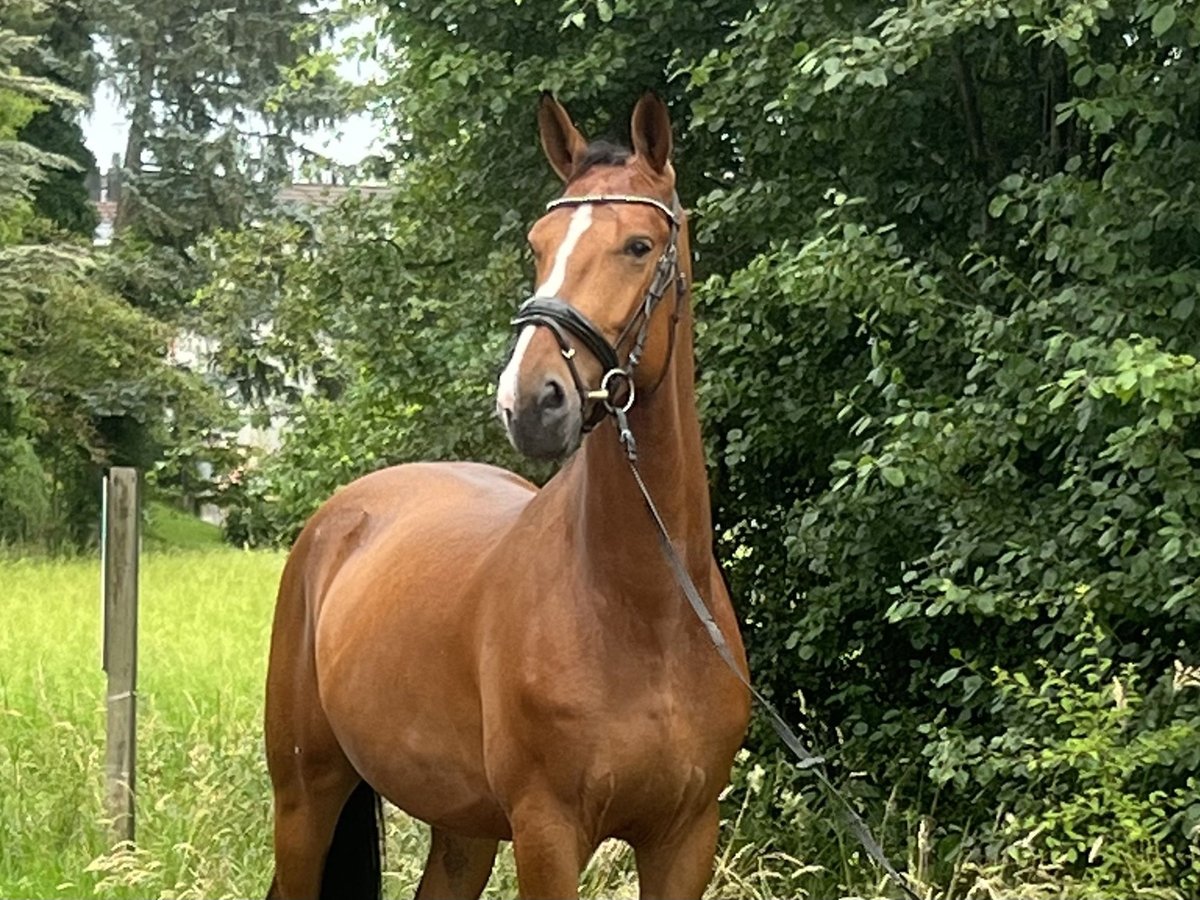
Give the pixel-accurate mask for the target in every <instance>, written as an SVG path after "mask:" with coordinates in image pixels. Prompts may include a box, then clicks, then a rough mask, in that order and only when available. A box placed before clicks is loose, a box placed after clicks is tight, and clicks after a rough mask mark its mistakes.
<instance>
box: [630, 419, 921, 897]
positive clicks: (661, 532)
mask: <svg viewBox="0 0 1200 900" xmlns="http://www.w3.org/2000/svg"><path fill="white" fill-rule="evenodd" d="M617 412H618V414H617V415H616V418H617V424H618V430H619V433H620V436H621V442H622V443H623V444H624V445H625V455H626V458H627V460H628V462H629V470H630V471H631V472H632V473H633V480H634V481H636V482H637V486H638V490H639V491H641V494H642V499H643V500H645V501H646V509H648V510H649V511H650V517H651V518H652V519H653V520H654V524H655V525H656V526H657V528H658V540H659V543H660V544H662V549H663V555H664V556H665V557H666V558H667V562H668V563H669V564H670V566H671V569H672V571H673V573H674V575H675V580H676V581H677V582H678V583H679V587H680V588H682V590H683V594H684V596H685V597H687V601H688V603H689V604H690V605H691V607H692V611H693V612H694V613H695V614H696V618H698V619H699V620H700V624H702V625H703V626H704V629H705V631H707V632H708V637H709V640H710V641H712V644H713V646H714V647H715V648H716V650H717V654H718V655H719V656H720V657H721V659H722V661H724V663H725V665H726V666H728V667H729V670H730V671H731V672H733V674H734V675H736V676H737V677H738V680H739V681H740V682H741V683H742V684H744V685H745V686H746V688H747V689H748V690H749V691H750V694H751V696H752V697H753V698H754V699H755V700H757V701H758V705H759V708H760V709H762V710H763V711H764V712H765V713H766V714H767V718H768V720H769V721H770V723H771V727H772V728H773V729H775V733H776V734H777V735H779V738H780V740H782V741H783V743H784V744H785V745H787V748H788V749H789V750H791V751H792V753H793V754H795V756H796V758H797V759H799V760H800V762H799V764H798V766H797V767H798V768H800V769H809V770H811V771H812V772H813V774H814V775H816V776H817V780H818V781H819V782H820V784H821V786H822V787H824V788H825V790H826V791H827V792H828V793H829V794H830V796H832V797H834V798H835V799H836V800H837V801H838V802H839V803H840V804H841V806H842V811H843V813H844V815H845V818H846V821H847V823H849V825H850V829H851V830H852V831H853V832H854V836H855V837H856V838H858V842H859V843H860V844H862V846H863V848H864V849H865V850H866V851H867V853H869V854H870V856H871V858H872V859H873V860H875V862H876V863H877V864H878V865H879V867H880V868H881V869H883V871H884V872H885V873H886V874H887V875H888V877H889V878H891V879H892V881H893V882H895V883H896V885H897V886H898V887H899V888H900V890H902V891H904V894H905V896H907V897H908V898H909V900H921V898H920V897H919V896H918V895H917V893H916V892H915V891H914V890H913V889H912V888H911V887H909V885H908V882H907V881H906V880H905V878H904V876H903V875H901V874H900V873H899V872H898V871H897V870H896V867H895V866H893V865H892V863H891V860H889V859H888V858H887V854H886V853H884V852H883V848H882V847H881V846H879V842H878V841H876V840H875V838H874V836H873V835H872V834H871V829H870V828H868V827H867V823H866V822H864V821H863V820H862V817H861V816H859V814H858V813H857V812H855V810H854V807H853V806H851V805H850V801H849V800H847V799H846V797H845V795H843V794H842V792H841V791H839V790H838V789H837V788H836V787H834V786H833V783H832V782H831V781H830V780H829V778H828V776H826V774H825V772H824V770H823V769H822V768H821V767H822V765H823V764H824V762H825V758H824V757H821V756H815V755H813V754H812V753H810V752H809V751H808V750H807V749H806V748H805V746H804V745H803V744H802V743H801V742H800V739H799V738H798V737H796V734H795V732H793V731H792V729H791V728H790V727H788V724H787V722H786V721H784V718H783V716H782V715H780V713H779V711H778V710H776V709H775V707H774V706H773V705H772V704H771V701H769V700H768V699H767V698H766V697H764V696H763V695H762V694H761V693H760V692H759V690H758V689H757V688H756V687H755V686H754V685H752V684H751V683H750V680H749V679H748V678H747V677H746V676H745V675H743V674H742V670H741V669H739V668H738V665H737V662H736V660H735V659H734V658H733V651H731V650H730V649H729V643H728V642H727V641H726V640H725V635H724V634H722V633H721V629H720V628H719V627H718V626H717V623H716V620H715V619H713V615H712V612H711V611H710V610H709V608H708V605H707V604H706V603H705V602H704V598H703V597H701V596H700V592H699V591H698V590H697V589H696V584H695V582H693V581H692V576H691V575H689V574H688V570H687V567H686V566H685V565H684V564H683V560H682V559H680V558H679V553H678V551H677V550H676V549H675V545H674V544H672V543H671V535H670V534H669V533H668V532H667V526H666V525H665V524H664V523H663V520H662V516H661V515H659V512H658V507H657V506H655V505H654V500H653V499H651V497H650V491H649V490H647V489H646V482H645V481H643V480H642V473H641V470H639V469H638V464H637V451H636V449H635V445H634V442H633V433H632V432H631V431H630V430H629V423H628V421H627V420H626V417H625V411H624V410H618V411H617Z"/></svg>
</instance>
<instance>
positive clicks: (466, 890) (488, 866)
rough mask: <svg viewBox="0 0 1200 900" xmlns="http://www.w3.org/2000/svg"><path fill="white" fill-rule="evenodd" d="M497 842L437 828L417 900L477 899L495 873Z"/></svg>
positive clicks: (418, 889)
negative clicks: (493, 867)
mask: <svg viewBox="0 0 1200 900" xmlns="http://www.w3.org/2000/svg"><path fill="white" fill-rule="evenodd" d="M497 843H498V842H497V841H494V840H491V839H490V838H467V837H462V836H461V835H457V834H454V833H452V832H449V831H445V830H443V829H441V828H434V829H433V834H432V838H431V840H430V842H429V859H428V860H426V862H425V874H424V875H422V876H421V883H420V885H418V887H417V900H475V898H476V897H478V896H479V895H480V894H482V893H483V889H484V887H486V886H487V881H488V877H489V876H490V875H491V874H492V863H494V862H495V860H496V845H497Z"/></svg>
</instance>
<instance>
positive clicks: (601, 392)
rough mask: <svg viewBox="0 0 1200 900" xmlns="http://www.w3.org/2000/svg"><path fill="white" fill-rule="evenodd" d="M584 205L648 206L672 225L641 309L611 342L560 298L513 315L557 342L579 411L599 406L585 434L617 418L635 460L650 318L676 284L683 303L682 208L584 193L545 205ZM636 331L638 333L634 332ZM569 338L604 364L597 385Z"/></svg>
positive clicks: (530, 304) (535, 301)
mask: <svg viewBox="0 0 1200 900" xmlns="http://www.w3.org/2000/svg"><path fill="white" fill-rule="evenodd" d="M585 203H610V204H611V203H633V204H640V205H642V206H650V207H653V208H654V209H656V210H658V211H659V212H661V213H662V214H663V215H664V216H666V217H667V220H668V221H669V222H670V225H671V233H670V237H669V238H668V239H667V244H666V246H665V247H664V248H663V251H662V253H661V254H660V255H659V257H658V262H657V263H656V264H655V267H654V277H653V279H652V280H651V281H650V286H649V287H648V288H647V289H646V293H645V295H644V296H643V297H642V300H641V302H640V303H639V304H638V309H637V311H636V312H635V313H634V314H633V315H632V316H631V317H630V319H629V321H628V322H626V323H625V326H624V327H623V328H622V329H621V332H620V334H618V335H617V339H616V340H615V341H614V342H612V343H609V341H608V338H606V337H605V336H604V334H603V332H601V331H600V329H599V328H598V327H597V326H596V325H595V323H593V322H592V321H591V319H589V318H588V317H587V316H585V315H584V314H583V313H581V312H580V311H579V310H577V309H576V308H575V307H573V306H572V305H571V304H570V303H568V302H567V301H566V300H564V299H562V298H561V297H538V296H533V297H530V298H529V299H528V300H526V301H525V302H524V303H522V304H521V306H520V308H519V309H518V310H517V314H516V316H514V317H513V320H512V325H513V327H514V328H516V329H517V330H520V329H521V328H523V327H524V326H526V325H534V326H541V327H544V328H547V329H549V331H550V333H551V334H552V335H554V339H555V340H556V341H557V342H558V347H559V350H560V351H561V352H562V355H563V359H565V360H566V362H567V368H568V370H570V372H571V380H572V381H574V382H575V390H576V391H578V392H579V403H580V410H581V413H582V411H583V410H584V409H586V407H587V404H588V403H589V402H595V403H596V405H595V407H594V409H593V412H592V414H591V415H590V416H585V417H584V418H583V424H582V426H581V427H582V430H583V431H584V433H585V434H586V433H587V432H589V431H591V430H592V429H593V428H595V427H596V425H598V424H599V423H600V421H601V420H602V419H603V418H604V417H605V415H612V416H614V417H615V418H616V420H617V427H618V430H619V433H620V435H621V441H622V443H624V444H625V445H626V449H627V451H629V452H632V453H633V454H634V456H635V457H636V453H637V450H636V444H635V443H634V440H633V433H632V432H631V431H630V430H629V423H628V421H627V419H626V414H627V413H628V412H629V410H630V408H632V406H633V402H634V399H635V390H634V386H633V372H634V369H636V368H637V366H638V364H639V363H640V362H641V361H642V352H643V351H644V350H645V346H646V337H647V335H648V334H649V333H650V318H651V316H653V315H654V310H655V308H656V307H657V306H658V304H659V302H660V301H661V300H662V299H663V297H664V296H665V295H666V293H667V289H668V288H669V287H670V286H671V285H672V284H674V285H675V302H676V307H678V305H679V303H680V302H682V298H683V295H684V292H685V291H686V290H687V283H686V280H685V278H684V275H683V271H682V270H681V269H680V268H679V228H680V224H681V222H680V217H681V209H680V206H679V197H678V195H673V196H672V198H671V205H670V206H668V205H667V204H665V203H663V202H662V201H661V200H656V199H654V198H653V197H643V196H639V195H636V194H586V195H584V196H580V197H559V198H558V199H557V200H551V201H550V202H549V203H547V204H546V209H547V210H553V209H558V208H559V207H563V206H582V205H583V204H585ZM635 329H636V330H635ZM568 335H570V336H571V337H574V338H575V339H576V340H577V341H578V342H579V343H580V344H581V345H582V346H583V347H585V348H586V349H587V351H588V352H589V353H591V354H592V356H594V357H595V358H596V360H597V362H599V363H600V366H601V368H602V369H603V370H604V375H603V376H602V377H601V378H600V384H599V386H598V387H595V388H589V387H588V386H587V384H585V383H584V380H583V377H582V376H581V375H580V374H579V369H578V367H577V366H576V365H575V348H574V347H573V346H572V345H571V341H570V340H569V339H568ZM630 335H633V343H632V345H631V347H630V349H629V353H628V355H627V356H626V357H625V363H624V365H622V364H621V359H620V355H619V351H620V349H621V347H622V346H623V345H624V344H625V342H626V341H627V340H628V339H629V337H630ZM672 349H674V334H672Z"/></svg>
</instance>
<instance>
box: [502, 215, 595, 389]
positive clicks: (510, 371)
mask: <svg viewBox="0 0 1200 900" xmlns="http://www.w3.org/2000/svg"><path fill="white" fill-rule="evenodd" d="M591 224H592V205H591V204H590V203H583V204H581V205H579V206H577V207H576V208H575V211H574V212H573V213H571V222H570V224H569V225H568V226H567V236H566V237H564V238H563V242H562V243H561V244H559V245H558V250H557V251H556V252H555V254H554V265H553V266H551V267H550V274H549V275H548V276H546V280H545V281H543V282H542V283H541V284H540V285H539V286H538V289H537V290H536V291H534V292H533V296H535V297H553V296H555V295H557V294H558V292H559V291H560V290H561V289H562V286H563V282H564V281H566V279H567V261H568V260H569V259H570V258H571V253H572V252H574V250H575V245H576V244H578V243H579V239H580V238H581V237H583V233H584V232H585V231H587V230H588V228H589V227H591ZM533 330H534V326H533V325H526V326H525V327H524V328H523V329H521V335H520V337H518V338H517V346H516V347H515V348H514V349H513V354H512V358H511V359H509V361H508V365H507V366H505V367H504V371H503V372H501V373H500V385H499V387H498V388H497V390H496V405H497V406H498V407H499V408H500V409H501V410H505V409H509V410H511V409H516V407H517V373H518V372H519V371H521V360H522V358H523V357H524V356H525V351H526V350H528V349H529V342H530V341H532V340H533Z"/></svg>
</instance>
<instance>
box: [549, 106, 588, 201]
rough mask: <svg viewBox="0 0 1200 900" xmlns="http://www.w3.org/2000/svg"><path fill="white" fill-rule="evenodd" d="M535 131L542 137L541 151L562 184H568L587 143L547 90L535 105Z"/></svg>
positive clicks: (585, 149)
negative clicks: (536, 111)
mask: <svg viewBox="0 0 1200 900" xmlns="http://www.w3.org/2000/svg"><path fill="white" fill-rule="evenodd" d="M538 131H539V132H540V133H541V137H542V149H543V150H545V151H546V159H548V160H550V165H551V167H552V168H553V169H554V171H555V172H557V173H558V177H559V178H561V179H562V180H563V181H570V180H571V176H572V175H573V174H574V173H575V166H576V165H578V163H579V161H580V160H581V159H583V156H584V154H585V153H586V152H587V141H585V140H584V139H583V135H582V134H580V133H579V129H578V128H576V127H575V124H574V123H573V122H572V121H571V117H570V116H569V115H567V111H566V110H565V109H563V107H562V104H561V103H559V102H558V101H557V100H555V99H554V95H553V94H551V93H550V92H549V91H546V92H544V93H543V94H542V101H541V103H540V104H538Z"/></svg>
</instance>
